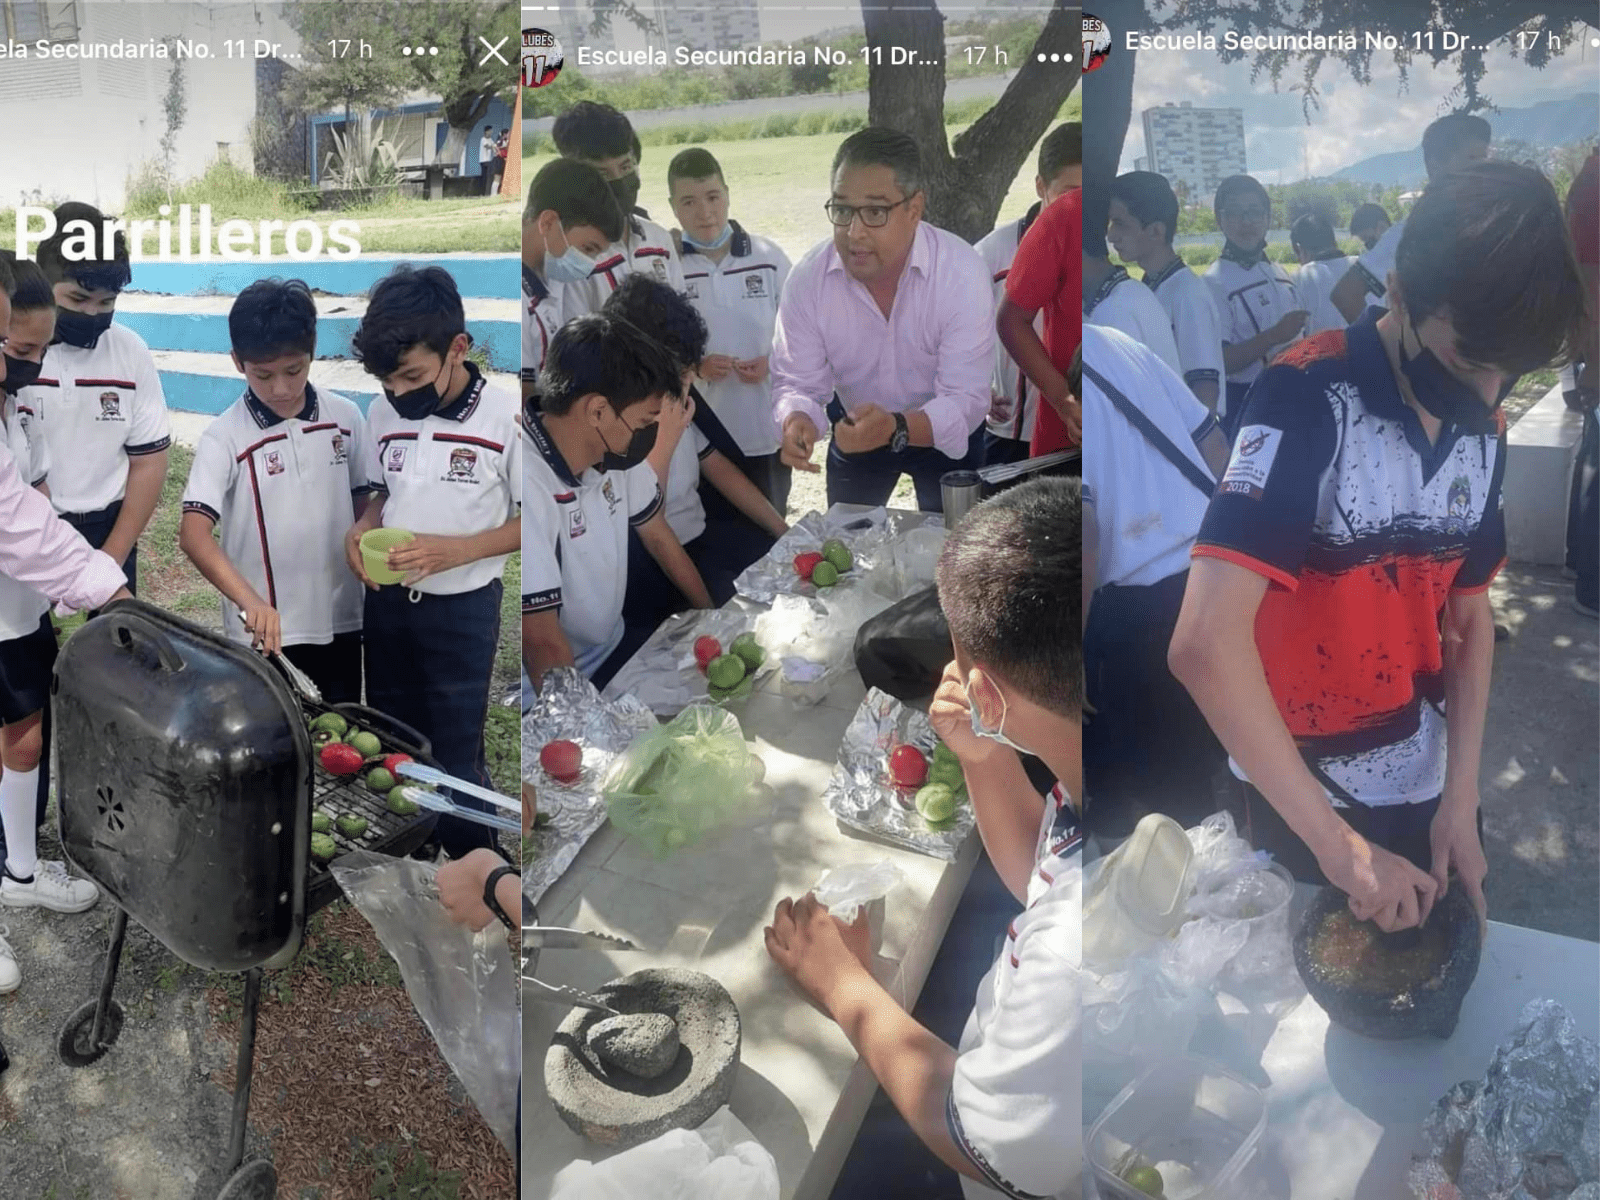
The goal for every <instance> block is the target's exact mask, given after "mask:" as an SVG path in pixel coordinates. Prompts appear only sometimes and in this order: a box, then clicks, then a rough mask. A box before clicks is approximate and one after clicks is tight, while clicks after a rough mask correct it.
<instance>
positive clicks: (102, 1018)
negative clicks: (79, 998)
mask: <svg viewBox="0 0 1600 1200" xmlns="http://www.w3.org/2000/svg"><path fill="white" fill-rule="evenodd" d="M127 936H128V910H127V909H125V908H118V909H117V915H116V916H115V917H113V918H112V919H111V945H110V946H109V947H108V948H107V949H106V967H105V970H104V971H102V972H101V974H100V995H99V996H98V997H96V999H95V1004H94V1034H93V1040H92V1041H91V1042H90V1043H89V1044H90V1045H91V1046H98V1045H100V1043H101V1041H102V1040H103V1039H104V1038H105V1034H106V1010H107V1009H109V1008H110V1007H111V992H112V989H113V988H115V987H116V986H117V968H118V967H120V966H121V965H122V943H123V941H124V940H125V939H126V938H127Z"/></svg>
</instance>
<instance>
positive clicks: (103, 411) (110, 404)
mask: <svg viewBox="0 0 1600 1200" xmlns="http://www.w3.org/2000/svg"><path fill="white" fill-rule="evenodd" d="M100 419H101V420H102V421H120V420H122V397H121V396H120V395H118V394H117V393H116V392H101V393H100Z"/></svg>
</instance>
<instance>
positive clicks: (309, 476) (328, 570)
mask: <svg viewBox="0 0 1600 1200" xmlns="http://www.w3.org/2000/svg"><path fill="white" fill-rule="evenodd" d="M369 441H370V438H369V435H368V433H367V422H366V418H364V417H363V416H362V415H361V410H360V409H359V408H357V407H356V405H355V403H354V402H353V401H350V400H347V399H345V397H343V396H341V395H338V394H337V393H335V392H319V391H317V390H316V388H314V387H312V386H311V385H310V384H309V383H308V384H307V385H306V395H305V405H304V407H303V408H302V409H301V410H300V413H299V415H298V416H295V417H290V418H288V419H285V418H283V417H280V416H278V414H277V413H275V412H273V411H272V410H271V409H270V408H268V407H267V406H266V405H265V404H263V403H262V402H261V401H260V400H258V399H257V398H256V396H255V394H254V393H252V392H251V391H249V390H248V389H246V391H245V393H244V395H243V396H241V397H240V398H239V399H237V400H235V401H234V402H233V403H232V404H231V405H229V406H228V408H227V409H226V410H225V411H224V412H223V413H222V415H221V416H219V417H217V419H216V420H214V421H212V422H211V424H210V425H208V426H206V431H205V433H203V434H201V436H200V443H199V445H197V446H196V447H195V452H194V465H193V466H191V467H190V468H189V483H188V486H187V487H185V488H184V492H183V511H184V512H186V513H199V514H200V515H201V516H203V517H206V518H208V519H209V520H210V521H211V522H212V524H214V525H216V526H218V527H220V531H221V534H222V552H223V553H224V554H226V555H227V556H228V561H229V562H231V563H232V564H233V565H234V567H235V569H237V570H238V572H239V573H240V574H241V575H243V576H244V577H245V579H247V580H248V581H249V582H250V586H251V587H253V588H255V590H256V592H257V594H259V595H261V596H263V597H265V599H266V601H267V603H268V604H270V605H272V607H273V608H275V609H277V610H278V617H279V620H280V621H281V623H282V628H283V643H284V645H286V646H298V645H307V644H311V645H325V644H327V643H328V642H330V641H332V640H333V637H334V635H335V634H339V633H351V632H353V631H355V630H357V629H360V628H361V600H362V595H361V593H362V587H361V581H360V580H359V579H357V578H356V576H355V573H354V572H352V571H351V570H350V567H349V565H348V564H347V563H346V561H345V556H344V537H345V534H346V533H348V532H349V530H350V526H351V525H353V524H354V523H355V519H356V514H355V498H356V497H360V496H365V495H367V494H368V493H369V492H371V491H372V483H371V481H370V480H369V479H368V478H367V466H366V464H367V463H368V462H370V461H371V458H372V448H371V446H370V445H369ZM222 629H223V632H224V633H226V634H227V635H228V637H230V638H232V639H233V640H234V641H236V642H239V643H241V644H244V645H248V644H249V642H250V634H249V633H248V632H247V631H246V629H245V627H244V623H243V622H242V621H241V620H240V619H239V610H238V608H237V607H236V606H235V605H234V604H233V602H232V601H230V600H228V599H227V598H226V597H224V598H223V600H222Z"/></svg>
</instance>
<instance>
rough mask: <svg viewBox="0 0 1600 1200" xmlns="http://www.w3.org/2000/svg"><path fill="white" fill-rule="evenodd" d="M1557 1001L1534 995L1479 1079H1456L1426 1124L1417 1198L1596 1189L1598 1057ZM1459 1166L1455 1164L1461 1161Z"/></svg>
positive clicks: (1480, 1198)
mask: <svg viewBox="0 0 1600 1200" xmlns="http://www.w3.org/2000/svg"><path fill="white" fill-rule="evenodd" d="M1596 1053H1597V1050H1596V1045H1595V1041H1594V1039H1593V1038H1588V1037H1585V1036H1583V1034H1581V1033H1580V1032H1579V1031H1578V1027H1577V1026H1576V1025H1575V1024H1574V1023H1573V1020H1572V1016H1571V1014H1569V1013H1568V1012H1567V1010H1566V1009H1565V1008H1563V1007H1562V1006H1561V1005H1560V1004H1558V1003H1556V1002H1555V1001H1554V1000H1534V1001H1531V1002H1530V1003H1529V1004H1528V1005H1527V1006H1526V1007H1525V1008H1523V1010H1522V1012H1521V1013H1520V1014H1519V1016H1518V1018H1517V1027H1516V1029H1515V1030H1514V1031H1513V1032H1512V1034H1511V1036H1510V1038H1509V1039H1507V1040H1506V1041H1505V1042H1502V1043H1501V1044H1500V1046H1499V1047H1498V1048H1497V1049H1496V1050H1495V1052H1494V1058H1493V1059H1492V1060H1491V1061H1490V1063H1489V1070H1488V1072H1487V1074H1486V1075H1485V1076H1484V1078H1483V1079H1481V1080H1475V1081H1471V1082H1467V1083H1458V1084H1456V1086H1455V1087H1453V1088H1451V1089H1450V1090H1449V1091H1448V1092H1446V1093H1445V1095H1444V1098H1443V1099H1442V1100H1440V1101H1439V1103H1438V1104H1437V1105H1436V1106H1435V1107H1434V1110H1433V1111H1432V1112H1431V1113H1429V1114H1428V1118H1427V1120H1425V1121H1424V1122H1423V1125H1422V1148H1423V1153H1422V1154H1420V1155H1418V1156H1417V1157H1415V1158H1414V1159H1413V1160H1412V1165H1411V1173H1410V1177H1409V1179H1408V1181H1407V1182H1408V1183H1409V1185H1410V1188H1411V1192H1412V1194H1413V1195H1414V1196H1416V1197H1417V1198H1418V1200H1435V1198H1436V1197H1444V1196H1449V1197H1467V1198H1470V1200H1593V1198H1595V1197H1600V1164H1597V1161H1596V1160H1597V1159H1600V1063H1597V1060H1596ZM1458 1163H1459V1164H1460V1165H1459V1167H1457V1166H1455V1164H1458Z"/></svg>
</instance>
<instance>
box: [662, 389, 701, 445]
mask: <svg viewBox="0 0 1600 1200" xmlns="http://www.w3.org/2000/svg"><path fill="white" fill-rule="evenodd" d="M656 424H657V425H658V426H660V428H659V430H658V431H657V434H656V437H657V440H659V441H666V440H667V439H669V438H670V439H671V441H672V444H673V445H674V446H676V445H677V444H678V439H680V438H681V437H683V434H684V431H685V430H687V429H688V428H689V426H690V425H692V424H694V397H693V396H691V395H690V394H689V393H688V392H684V394H683V395H682V396H679V397H677V398H675V399H674V398H669V399H668V400H667V402H666V403H665V404H663V405H662V406H661V415H660V416H659V417H658V418H656Z"/></svg>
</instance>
